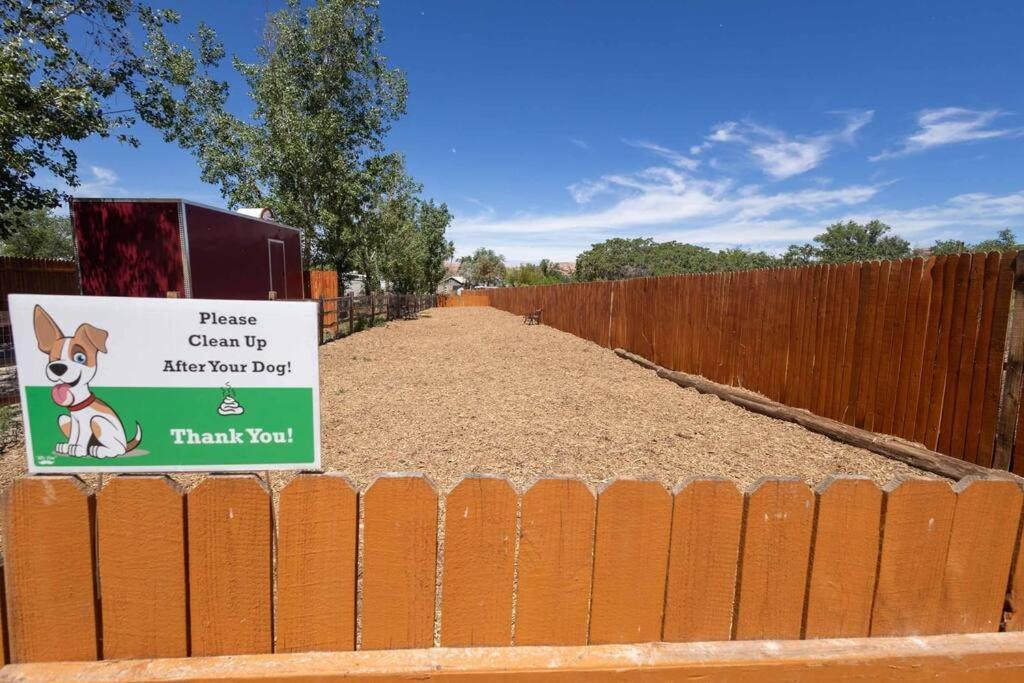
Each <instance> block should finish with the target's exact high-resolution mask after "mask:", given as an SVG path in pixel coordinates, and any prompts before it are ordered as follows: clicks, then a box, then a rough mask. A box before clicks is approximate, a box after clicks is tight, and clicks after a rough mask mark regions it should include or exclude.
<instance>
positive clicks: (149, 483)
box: [96, 475, 188, 659]
mask: <svg viewBox="0 0 1024 683" xmlns="http://www.w3.org/2000/svg"><path fill="white" fill-rule="evenodd" d="M96 537H97V540H96V554H97V556H98V568H99V587H100V605H102V608H103V609H102V616H103V618H102V621H101V623H102V624H103V657H104V658H105V659H139V658H143V657H185V656H186V655H187V654H188V602H187V599H186V594H187V581H186V576H185V574H186V566H187V563H186V560H185V496H184V493H183V492H182V490H181V487H179V486H178V485H177V484H176V483H175V482H173V481H171V480H170V479H169V478H168V477H162V476H152V475H147V476H139V475H118V476H116V477H113V478H112V479H110V480H108V481H107V482H106V485H105V486H104V487H103V488H102V489H101V490H100V492H99V493H98V494H97V495H96Z"/></svg>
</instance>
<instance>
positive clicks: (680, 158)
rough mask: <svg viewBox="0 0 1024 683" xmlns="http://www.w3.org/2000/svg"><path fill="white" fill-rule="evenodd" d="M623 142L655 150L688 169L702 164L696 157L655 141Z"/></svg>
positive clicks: (667, 159)
mask: <svg viewBox="0 0 1024 683" xmlns="http://www.w3.org/2000/svg"><path fill="white" fill-rule="evenodd" d="M623 142H625V143H626V144H627V145H630V146H632V147H637V148H638V149H645V150H647V151H648V152H654V153H655V154H657V155H658V156H659V157H661V158H662V159H665V160H666V161H668V162H669V163H670V164H672V165H673V166H675V167H676V168H682V169H685V170H687V171H696V170H697V167H698V166H700V162H699V161H697V160H696V159H691V158H690V157H688V156H686V155H684V154H682V153H680V152H677V151H676V150H674V149H670V148H668V147H665V146H663V145H659V144H657V143H654V142H647V141H646V140H623Z"/></svg>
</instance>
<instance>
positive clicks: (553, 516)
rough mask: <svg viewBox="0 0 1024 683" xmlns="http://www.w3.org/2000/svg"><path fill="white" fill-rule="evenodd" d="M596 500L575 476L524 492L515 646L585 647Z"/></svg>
mask: <svg viewBox="0 0 1024 683" xmlns="http://www.w3.org/2000/svg"><path fill="white" fill-rule="evenodd" d="M596 511H597V502H596V500H595V498H594V494H593V492H592V491H591V490H590V489H589V488H587V486H586V484H584V483H583V482H582V481H579V480H578V479H560V478H544V479H540V480H538V481H537V482H536V483H535V484H534V485H533V486H531V487H530V489H529V490H528V491H527V492H526V493H525V494H523V510H522V517H521V521H520V526H521V529H522V531H521V537H520V541H519V594H518V600H517V603H516V633H515V641H516V645H586V643H587V626H588V623H589V616H590V588H591V581H592V579H593V572H594V523H595V514H596Z"/></svg>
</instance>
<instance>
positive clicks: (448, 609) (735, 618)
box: [4, 474, 1024, 680]
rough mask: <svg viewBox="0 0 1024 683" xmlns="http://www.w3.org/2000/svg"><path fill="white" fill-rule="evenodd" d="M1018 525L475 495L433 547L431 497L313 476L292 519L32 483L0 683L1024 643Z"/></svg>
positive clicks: (691, 495) (553, 490) (634, 485)
mask: <svg viewBox="0 0 1024 683" xmlns="http://www.w3.org/2000/svg"><path fill="white" fill-rule="evenodd" d="M1021 501H1022V493H1021V488H1020V486H1019V485H1018V483H1016V482H1014V481H1010V480H982V479H964V480H962V481H961V482H959V483H958V484H957V485H956V486H951V485H950V483H949V482H947V481H945V480H938V479H908V480H904V481H902V482H893V483H892V484H890V485H888V486H886V487H884V488H882V489H880V488H879V487H878V486H876V485H875V484H874V483H873V482H871V481H870V480H867V479H863V478H856V477H849V478H842V477H840V478H833V479H829V480H827V481H825V482H823V483H822V484H821V485H820V486H818V487H817V488H815V489H812V488H810V487H808V486H807V485H806V484H805V483H803V482H802V481H797V480H793V479H766V480H762V481H761V482H759V483H758V484H757V485H756V486H753V487H751V488H750V490H748V491H746V492H742V491H740V490H739V489H738V488H737V487H736V485H735V484H734V483H733V482H731V481H729V480H725V479H694V480H688V481H686V482H684V483H683V484H681V485H680V486H678V487H677V488H676V489H674V490H672V491H669V490H668V489H667V488H666V487H665V486H664V485H662V484H661V483H660V482H657V481H635V480H619V481H615V482H613V483H611V484H609V485H607V486H605V487H603V488H601V489H600V490H599V491H598V493H597V494H596V495H595V493H594V492H593V491H592V490H591V489H590V488H588V487H587V486H585V485H584V484H583V483H582V482H580V481H577V480H571V479H560V478H543V479H540V480H538V481H537V482H536V483H535V484H533V485H532V486H530V487H529V488H528V490H526V491H525V492H523V493H522V494H521V495H520V494H519V493H518V492H517V491H516V490H515V489H514V488H513V487H512V486H510V485H509V483H508V482H507V481H506V480H504V479H500V478H494V477H479V476H476V477H468V478H466V479H464V480H463V481H462V482H460V483H459V484H458V485H457V486H456V487H455V488H454V489H453V490H452V491H451V492H450V493H449V494H448V495H447V496H446V497H445V505H446V515H445V517H444V522H443V529H439V523H438V522H439V502H440V499H439V496H438V493H437V491H436V490H435V488H434V487H433V486H432V485H431V483H430V482H429V481H428V480H426V479H424V478H422V477H418V476H409V475H385V476H382V477H380V478H378V479H376V480H375V481H374V482H373V483H372V484H371V485H370V486H369V487H368V488H367V489H366V490H365V492H362V493H359V492H357V491H356V490H355V489H354V488H353V487H352V486H351V485H350V484H349V483H348V481H347V480H346V479H345V478H343V477H340V476H337V475H330V474H325V475H313V474H307V475H300V476H298V477H297V478H296V479H294V480H293V481H292V482H290V483H289V484H288V485H287V486H286V487H285V488H284V490H283V491H282V492H281V494H280V499H279V502H278V506H277V510H276V519H275V514H274V511H273V509H272V504H271V496H270V494H269V493H268V492H267V490H266V489H264V488H263V486H262V485H261V483H260V481H259V480H258V479H257V478H256V477H255V476H253V475H225V476H212V477H209V478H207V479H205V480H204V481H203V482H201V483H200V484H199V485H198V486H196V487H195V488H194V489H193V490H191V491H190V492H189V493H188V494H187V495H186V494H184V493H183V492H182V491H181V490H180V489H179V488H178V487H177V486H176V485H175V484H174V483H173V482H171V481H170V480H169V479H167V478H164V477H158V476H118V477H114V478H113V479H111V480H110V481H108V482H107V484H106V486H104V487H103V488H102V490H100V491H99V492H98V493H96V494H95V496H94V494H93V493H92V492H91V491H89V490H87V489H85V488H84V486H83V485H82V484H81V482H79V481H78V480H77V479H75V478H73V477H67V476H48V477H25V478H21V479H19V480H17V481H15V482H14V484H13V485H12V487H11V489H10V490H9V492H8V494H7V497H6V500H5V502H4V539H5V554H6V567H5V582H6V597H5V600H6V614H7V620H6V622H5V623H6V628H7V629H8V633H7V639H6V642H7V643H9V650H8V651H7V652H6V656H7V660H6V661H10V662H16V663H26V662H48V661H61V660H75V661H83V660H96V659H132V658H167V657H187V656H193V657H201V656H214V655H244V654H259V653H271V652H277V653H288V652H306V651H316V650H331V651H337V650H353V649H359V650H366V651H369V650H390V649H402V648H430V647H433V646H435V645H440V646H442V647H479V646H510V645H515V646H541V645H565V646H584V645H600V644H617V643H641V642H649V641H668V642H691V641H728V640H735V641H742V640H757V639H782V640H796V639H819V638H837V637H875V636H927V635H933V634H954V633H989V634H995V632H997V631H1000V630H1001V629H1005V630H1010V631H1019V630H1021V629H1022V628H1024V621H1022V620H1021V619H1020V618H1019V617H1020V615H1019V610H1020V608H1021V605H1020V601H1021V599H1022V598H1024V595H1022V590H1024V567H1022V564H1024V562H1020V561H1017V562H1016V564H1015V563H1014V554H1015V552H1016V548H1017V546H1018V541H1019V538H1018V536H1019V534H1020V520H1021ZM883 510H884V514H883ZM360 520H361V521H362V524H361V525H360ZM275 536H276V542H275ZM360 536H361V538H360ZM439 542H440V543H443V553H439ZM439 555H443V560H442V561H441V562H440V563H439V562H438V559H439ZM357 567H358V568H360V571H359V572H358V575H359V576H361V587H357ZM438 571H440V575H438V574H437V573H436V572H438ZM438 576H439V578H440V581H439V583H438V582H436V578H438ZM436 584H437V585H439V586H440V591H441V593H440V601H439V606H440V609H439V610H437V609H436V608H435V585H436ZM1008 587H1009V588H1008ZM1008 590H1009V596H1008V595H1007V591H1008ZM275 596H276V600H275V599H274V597H275ZM1007 597H1008V599H1007ZM1006 605H1008V608H1007V609H1006V611H1005V613H1004V607H1005V606H1006ZM438 619H439V620H440V621H439V622H438V621H437V620H438ZM436 623H437V624H439V630H438V631H437V633H439V635H437V636H435V624H436ZM357 624H359V625H360V626H359V630H358V632H357V626H356V625H357ZM513 624H514V627H513ZM435 638H436V639H435ZM137 673H138V671H137ZM744 680H746V679H744Z"/></svg>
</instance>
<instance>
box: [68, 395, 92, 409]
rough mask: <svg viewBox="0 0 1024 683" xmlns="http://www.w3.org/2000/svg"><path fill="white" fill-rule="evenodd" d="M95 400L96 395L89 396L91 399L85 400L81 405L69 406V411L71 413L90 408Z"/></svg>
mask: <svg viewBox="0 0 1024 683" xmlns="http://www.w3.org/2000/svg"><path fill="white" fill-rule="evenodd" d="M95 400H96V394H89V398H87V399H85V400H84V401H82V402H81V403H75V404H74V405H70V406H68V410H70V411H71V412H75V411H77V410H82V409H83V408H88V407H89V406H91V405H92V402H93V401H95Z"/></svg>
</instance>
